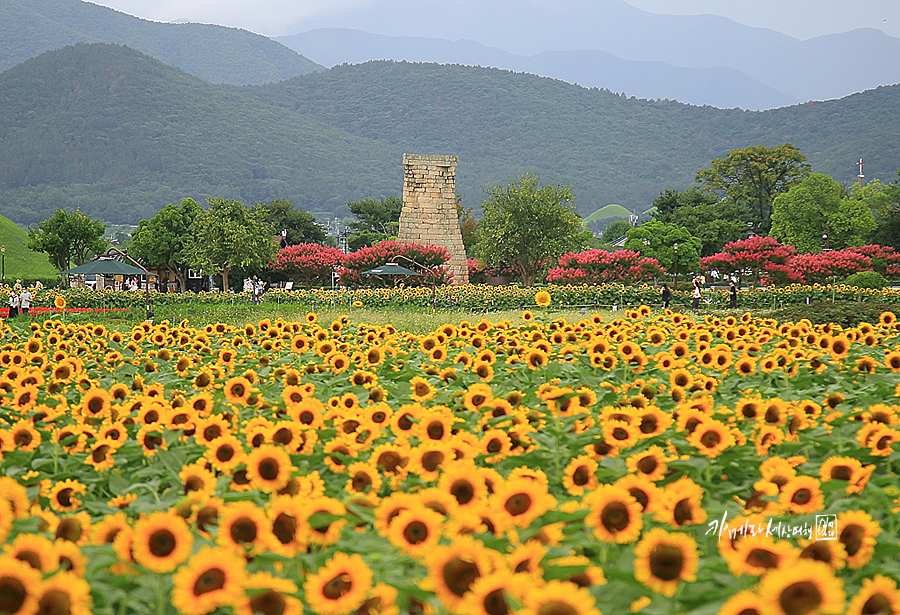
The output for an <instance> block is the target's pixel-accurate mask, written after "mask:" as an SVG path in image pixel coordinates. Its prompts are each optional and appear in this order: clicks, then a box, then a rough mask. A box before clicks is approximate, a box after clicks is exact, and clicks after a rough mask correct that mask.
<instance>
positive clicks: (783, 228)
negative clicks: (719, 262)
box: [772, 173, 876, 253]
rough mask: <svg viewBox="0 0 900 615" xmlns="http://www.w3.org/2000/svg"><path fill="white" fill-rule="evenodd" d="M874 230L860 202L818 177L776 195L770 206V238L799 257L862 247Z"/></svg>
mask: <svg viewBox="0 0 900 615" xmlns="http://www.w3.org/2000/svg"><path fill="white" fill-rule="evenodd" d="M875 226H876V225H875V217H874V216H873V214H872V210H871V209H870V207H869V205H868V204H867V203H866V201H865V200H864V199H862V198H851V197H849V196H847V195H846V194H845V192H844V188H843V187H842V186H841V185H840V184H839V183H838V182H836V181H834V180H833V179H832V178H831V177H829V176H827V175H823V174H821V173H813V174H811V175H809V176H807V177H806V178H804V179H803V181H801V182H800V183H799V184H797V185H796V186H794V187H793V188H791V189H790V190H789V191H788V192H786V193H784V194H779V195H778V196H777V197H776V198H775V202H774V204H773V206H772V237H774V238H775V239H778V240H779V241H781V242H782V243H786V244H791V245H793V246H794V247H795V248H797V251H799V252H801V253H804V252H821V251H822V250H823V249H825V248H829V249H833V250H840V249H842V248H847V247H850V246H860V245H863V244H864V243H865V239H866V237H867V236H868V234H869V233H871V232H872V231H874V230H875Z"/></svg>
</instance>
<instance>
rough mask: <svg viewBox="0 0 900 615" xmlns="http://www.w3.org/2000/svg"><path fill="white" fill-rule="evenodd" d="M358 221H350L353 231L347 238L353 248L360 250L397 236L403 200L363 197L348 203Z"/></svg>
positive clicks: (390, 197) (391, 197) (397, 198)
mask: <svg viewBox="0 0 900 615" xmlns="http://www.w3.org/2000/svg"><path fill="white" fill-rule="evenodd" d="M347 207H348V208H349V209H350V212H351V213H352V214H353V215H354V216H356V221H355V222H351V223H350V228H351V229H352V230H353V232H352V233H351V234H350V236H349V237H348V238H347V245H348V246H349V247H350V249H351V250H358V249H360V248H364V247H366V246H371V245H373V244H376V243H378V242H379V241H384V240H385V239H391V238H393V237H396V236H397V232H398V231H399V230H400V212H401V211H402V210H403V201H401V200H400V198H399V197H396V196H389V197H387V198H384V199H363V200H362V201H353V202H351V203H347Z"/></svg>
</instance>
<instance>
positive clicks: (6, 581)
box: [0, 576, 28, 613]
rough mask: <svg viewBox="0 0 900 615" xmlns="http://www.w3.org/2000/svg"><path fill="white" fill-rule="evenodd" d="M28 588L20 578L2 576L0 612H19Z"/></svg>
mask: <svg viewBox="0 0 900 615" xmlns="http://www.w3.org/2000/svg"><path fill="white" fill-rule="evenodd" d="M26 596H28V590H27V589H25V584H24V583H22V581H20V580H19V579H17V578H15V577H12V576H8V577H0V613H18V612H19V609H20V608H21V607H22V604H23V603H24V602H25V598H26Z"/></svg>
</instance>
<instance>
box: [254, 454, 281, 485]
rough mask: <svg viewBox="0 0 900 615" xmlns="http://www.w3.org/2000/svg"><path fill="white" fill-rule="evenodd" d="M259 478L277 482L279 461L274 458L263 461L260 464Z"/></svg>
mask: <svg viewBox="0 0 900 615" xmlns="http://www.w3.org/2000/svg"><path fill="white" fill-rule="evenodd" d="M258 468H259V476H260V477H261V478H262V479H263V480H275V479H276V478H278V473H279V470H280V469H281V468H280V467H279V466H278V461H277V460H275V459H272V458H268V459H263V460H262V461H261V462H260V463H259V466H258Z"/></svg>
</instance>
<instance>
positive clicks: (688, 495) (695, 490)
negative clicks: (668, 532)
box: [659, 477, 707, 527]
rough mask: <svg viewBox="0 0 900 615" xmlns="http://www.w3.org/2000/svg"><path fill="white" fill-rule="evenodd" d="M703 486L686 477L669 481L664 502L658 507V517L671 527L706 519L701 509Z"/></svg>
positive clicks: (696, 522) (701, 521)
mask: <svg viewBox="0 0 900 615" xmlns="http://www.w3.org/2000/svg"><path fill="white" fill-rule="evenodd" d="M703 494H704V491H703V487H701V486H700V485H698V484H696V483H695V482H693V481H692V480H691V479H689V478H687V477H683V478H679V479H678V480H676V481H675V482H673V483H669V484H668V485H666V488H665V497H666V504H665V506H664V507H661V509H660V515H659V516H660V518H661V520H664V521H666V522H668V523H669V525H671V526H672V527H683V526H685V525H692V524H699V523H703V522H704V521H706V517H707V515H706V511H705V510H703V507H702V504H701V500H702V499H703Z"/></svg>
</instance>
